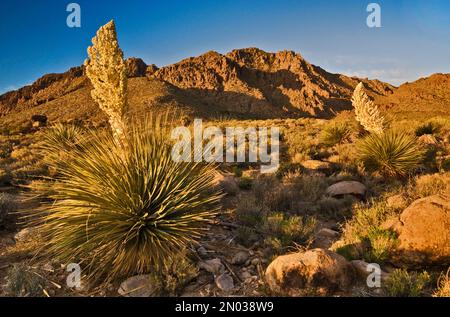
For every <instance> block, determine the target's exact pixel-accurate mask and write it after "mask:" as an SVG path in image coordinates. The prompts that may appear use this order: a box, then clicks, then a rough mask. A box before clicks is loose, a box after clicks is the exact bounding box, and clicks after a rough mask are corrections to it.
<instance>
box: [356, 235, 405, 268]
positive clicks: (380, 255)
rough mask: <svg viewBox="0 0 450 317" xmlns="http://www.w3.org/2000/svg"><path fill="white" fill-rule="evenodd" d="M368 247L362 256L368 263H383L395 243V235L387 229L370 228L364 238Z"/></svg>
mask: <svg viewBox="0 0 450 317" xmlns="http://www.w3.org/2000/svg"><path fill="white" fill-rule="evenodd" d="M365 240H366V242H368V248H367V250H366V251H365V252H364V254H363V257H364V260H366V261H367V262H369V263H383V262H385V261H386V260H388V259H389V257H390V255H391V254H392V251H393V250H394V249H395V247H396V245H397V235H396V234H395V233H394V232H392V231H389V230H383V229H380V228H371V229H370V230H369V232H368V234H367V237H366V238H365Z"/></svg>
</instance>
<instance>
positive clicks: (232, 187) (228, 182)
mask: <svg viewBox="0 0 450 317" xmlns="http://www.w3.org/2000/svg"><path fill="white" fill-rule="evenodd" d="M220 187H221V188H222V190H223V191H224V192H225V193H226V194H228V195H230V196H235V195H237V193H238V192H239V186H238V184H237V183H236V181H235V180H234V178H232V177H226V178H225V179H223V180H222V181H221V182H220Z"/></svg>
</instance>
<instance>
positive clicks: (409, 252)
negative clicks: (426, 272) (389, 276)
mask: <svg viewBox="0 0 450 317" xmlns="http://www.w3.org/2000/svg"><path fill="white" fill-rule="evenodd" d="M383 228H385V229H391V230H393V231H395V232H397V234H398V246H397V247H396V251H395V254H394V256H393V259H391V260H392V261H393V262H394V263H396V264H399V265H403V266H410V267H416V266H417V267H420V266H426V265H434V264H437V265H448V264H449V263H450V191H448V192H447V193H445V194H442V195H435V196H429V197H426V198H423V199H419V200H416V201H415V202H413V203H412V204H411V205H410V206H409V207H408V208H406V209H405V210H404V211H403V212H402V213H401V214H400V216H399V218H398V219H397V220H395V221H389V222H386V223H385V224H384V225H383Z"/></svg>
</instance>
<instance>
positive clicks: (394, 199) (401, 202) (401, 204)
mask: <svg viewBox="0 0 450 317" xmlns="http://www.w3.org/2000/svg"><path fill="white" fill-rule="evenodd" d="M406 204H407V202H406V200H405V198H404V197H403V195H394V196H391V197H389V198H388V199H387V200H386V205H387V206H388V207H390V208H394V209H403V208H406Z"/></svg>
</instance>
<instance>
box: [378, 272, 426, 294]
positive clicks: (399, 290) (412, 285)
mask: <svg viewBox="0 0 450 317" xmlns="http://www.w3.org/2000/svg"><path fill="white" fill-rule="evenodd" d="M430 280H431V277H430V275H429V274H428V273H427V272H422V273H417V272H411V273H409V272H408V271H407V270H405V269H397V270H395V271H394V272H392V273H391V274H390V276H389V278H388V279H387V281H386V282H385V286H384V288H385V290H386V293H387V294H388V295H389V296H393V297H419V296H421V295H423V294H424V291H425V288H426V287H427V286H428V284H429V283H430Z"/></svg>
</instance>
